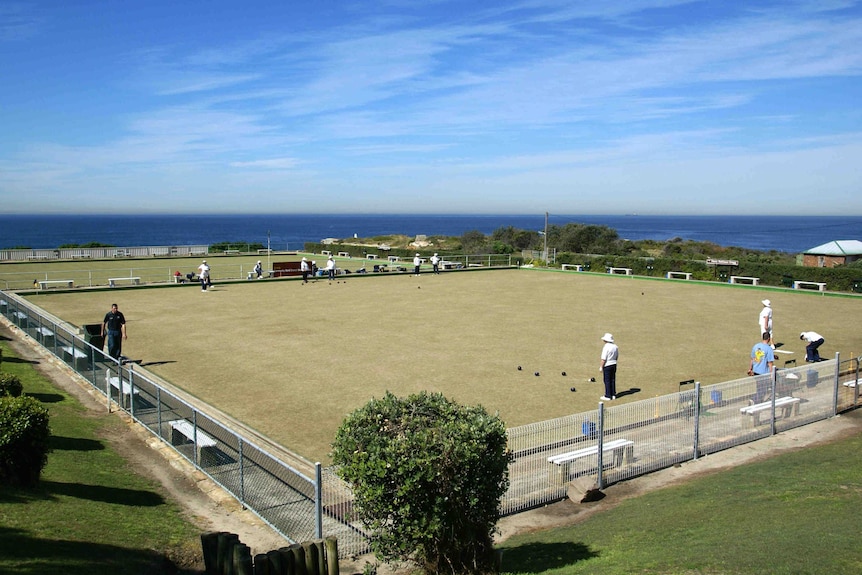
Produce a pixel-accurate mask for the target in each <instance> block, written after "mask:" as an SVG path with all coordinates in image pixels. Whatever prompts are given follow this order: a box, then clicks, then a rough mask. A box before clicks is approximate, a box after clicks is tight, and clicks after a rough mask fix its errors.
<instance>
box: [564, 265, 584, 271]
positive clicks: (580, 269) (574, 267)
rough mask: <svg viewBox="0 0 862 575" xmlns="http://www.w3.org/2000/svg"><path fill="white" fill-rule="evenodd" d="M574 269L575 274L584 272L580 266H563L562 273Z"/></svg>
mask: <svg viewBox="0 0 862 575" xmlns="http://www.w3.org/2000/svg"><path fill="white" fill-rule="evenodd" d="M568 269H574V270H575V271H576V272H582V271H584V266H583V265H581V264H563V271H566V270H568Z"/></svg>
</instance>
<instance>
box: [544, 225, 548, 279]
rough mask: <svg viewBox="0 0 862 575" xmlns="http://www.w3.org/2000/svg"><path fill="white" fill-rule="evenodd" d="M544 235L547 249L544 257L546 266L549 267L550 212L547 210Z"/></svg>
mask: <svg viewBox="0 0 862 575" xmlns="http://www.w3.org/2000/svg"><path fill="white" fill-rule="evenodd" d="M543 235H544V236H545V251H544V257H543V259H544V260H545V267H548V212H545V233H544V234H543Z"/></svg>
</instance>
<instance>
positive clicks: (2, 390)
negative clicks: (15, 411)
mask: <svg viewBox="0 0 862 575" xmlns="http://www.w3.org/2000/svg"><path fill="white" fill-rule="evenodd" d="M23 391H24V386H23V385H21V379H20V378H19V377H18V376H17V375H12V374H11V373H0V397H5V396H10V397H18V396H19V395H21V393H23Z"/></svg>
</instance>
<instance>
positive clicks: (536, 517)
mask: <svg viewBox="0 0 862 575" xmlns="http://www.w3.org/2000/svg"><path fill="white" fill-rule="evenodd" d="M0 338H3V339H4V340H7V341H8V343H9V345H10V347H11V348H12V349H13V350H14V352H15V353H16V354H17V355H18V356H19V357H21V358H22V359H26V360H30V361H34V362H35V364H34V365H35V368H36V369H37V370H38V371H39V372H40V373H42V374H43V375H44V376H45V377H47V378H49V379H50V380H52V381H53V382H54V383H55V384H56V385H58V386H59V387H61V388H62V389H63V390H65V391H66V392H68V393H69V394H70V395H72V396H74V397H76V398H77V399H78V400H79V401H80V402H81V403H82V404H83V405H85V406H86V407H88V408H89V409H90V410H91V412H92V414H93V415H94V416H96V417H98V416H104V417H123V418H124V419H126V421H127V425H126V426H125V428H124V431H123V433H122V434H119V435H118V436H112V437H109V438H104V440H105V441H106V442H108V443H109V444H110V445H111V447H112V448H113V449H115V450H116V451H117V452H118V453H120V454H121V455H122V456H123V457H125V458H126V459H127V460H128V461H129V463H130V465H131V466H132V468H133V469H134V470H135V471H136V472H138V473H140V474H141V475H143V476H145V477H149V478H151V479H153V480H155V481H157V482H158V483H159V484H161V485H162V486H163V488H164V490H165V492H166V494H167V495H168V496H169V497H170V498H172V499H173V500H175V501H176V502H178V503H179V504H180V505H182V506H183V508H184V509H185V510H186V513H187V516H188V518H189V520H190V521H192V522H193V523H194V524H195V525H197V526H198V527H199V528H200V529H201V532H206V531H229V532H232V533H236V534H237V535H239V537H240V540H241V541H242V542H243V543H245V544H246V545H248V546H249V547H250V548H251V550H252V554H255V553H265V552H266V551H269V550H271V549H277V548H278V547H281V546H284V545H285V544H287V541H285V540H284V539H283V538H282V537H281V536H280V535H278V534H277V533H276V532H275V531H274V530H272V529H271V528H270V527H269V526H268V525H266V524H265V523H264V522H263V521H261V520H260V519H259V518H258V517H257V516H256V515H254V514H253V513H251V512H250V511H247V510H243V509H242V508H241V506H240V505H239V503H238V502H237V501H236V500H235V499H233V498H232V497H231V496H229V495H227V494H226V493H225V492H224V491H222V490H221V489H220V488H218V487H217V486H216V485H215V484H214V483H213V482H211V481H210V480H208V479H207V478H206V477H205V476H204V475H203V474H201V473H200V472H198V471H196V470H195V469H194V468H193V467H192V466H191V465H190V464H188V462H186V461H185V460H184V459H182V458H181V457H179V456H178V455H177V454H176V453H175V452H174V451H173V450H171V449H170V448H168V447H166V446H164V445H163V444H162V443H161V442H160V441H158V440H157V439H155V438H153V437H152V436H151V435H150V434H149V433H148V432H146V431H145V430H143V429H142V428H141V427H140V426H138V425H136V424H134V423H133V422H132V421H131V419H129V418H128V417H127V416H125V415H124V414H122V413H120V414H117V413H116V412H115V413H114V414H112V415H108V413H107V410H106V409H105V402H104V398H103V397H102V396H101V395H99V394H97V393H96V392H95V391H94V390H92V389H90V388H89V385H88V384H85V383H82V382H80V380H79V379H77V378H76V377H75V376H74V374H73V373H72V372H71V370H69V369H68V367H67V366H66V365H65V364H64V363H62V362H61V361H59V360H57V359H56V358H54V357H53V356H52V355H51V354H48V353H47V352H45V351H44V350H43V349H42V348H41V347H40V346H38V345H37V344H35V343H34V342H33V341H32V340H30V339H29V338H26V337H23V336H21V335H20V333H19V332H18V330H17V328H15V327H14V326H11V325H10V324H9V322H8V321H6V320H5V318H2V317H0ZM858 433H862V410H856V411H852V412H849V413H847V414H844V415H841V416H838V417H834V418H831V419H829V420H826V421H820V422H817V423H813V424H810V425H807V426H804V427H800V428H796V429H793V430H790V431H786V432H783V433H781V434H778V435H775V436H773V437H770V438H767V439H763V440H760V441H756V442H753V443H748V444H746V445H743V446H739V447H735V448H733V449H728V450H725V451H722V452H719V453H716V454H713V455H709V456H706V457H702V458H700V459H698V460H697V461H691V462H687V463H684V464H681V465H677V466H675V467H672V468H669V469H665V470H662V471H657V472H654V473H651V474H648V475H645V476H642V477H638V478H635V479H631V480H629V481H624V482H621V483H618V484H615V485H611V486H609V487H608V488H606V489H605V490H604V494H605V497H604V498H603V499H601V500H600V501H596V502H592V503H583V504H582V503H573V502H571V501H568V500H567V501H562V502H559V503H555V504H552V505H547V506H545V507H542V508H539V509H535V510H532V511H527V512H524V513H519V514H517V515H513V516H511V517H505V518H503V519H502V520H501V521H500V522H499V525H498V527H499V529H500V535H499V537H498V541H503V540H505V539H507V538H509V537H511V536H512V535H515V534H518V533H524V532H529V531H535V530H540V529H546V528H550V527H555V526H562V525H570V524H572V523H576V522H578V521H583V520H584V519H585V518H587V517H589V516H590V515H592V514H594V513H599V512H601V511H604V510H608V509H611V508H613V507H614V506H616V505H618V504H619V503H620V502H621V501H623V500H625V499H628V498H630V497H636V496H638V495H642V494H644V493H647V492H650V491H653V490H656V489H661V488H663V487H666V486H669V485H673V484H676V483H680V482H683V481H686V480H689V479H692V478H696V477H698V476H701V475H706V474H710V473H714V472H717V471H720V470H722V469H725V468H730V467H734V466H737V465H741V464H745V463H749V462H751V461H754V460H757V459H760V458H764V457H769V456H772V455H775V454H778V453H781V452H783V451H787V450H794V449H801V448H803V447H807V446H810V445H814V444H817V443H823V442H828V441H832V440H835V439H838V438H843V437H847V436H848V435H855V434H858ZM366 561H370V562H373V559H372V558H360V559H359V560H357V561H354V562H342V565H341V571H342V573H357V572H361V571H362V565H363V564H364V563H365V562H366Z"/></svg>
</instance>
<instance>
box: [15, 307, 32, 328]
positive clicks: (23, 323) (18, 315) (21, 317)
mask: <svg viewBox="0 0 862 575" xmlns="http://www.w3.org/2000/svg"><path fill="white" fill-rule="evenodd" d="M12 315H13V316H14V317H15V323H16V324H18V327H20V328H24V329H27V328H28V327H30V316H29V315H27V314H26V313H24V312H23V311H16V312H13V313H12Z"/></svg>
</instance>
